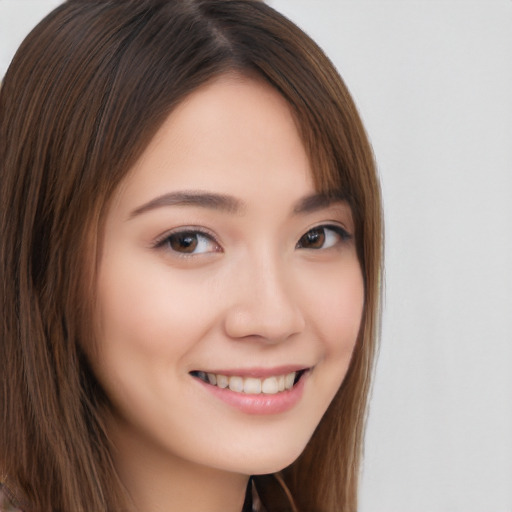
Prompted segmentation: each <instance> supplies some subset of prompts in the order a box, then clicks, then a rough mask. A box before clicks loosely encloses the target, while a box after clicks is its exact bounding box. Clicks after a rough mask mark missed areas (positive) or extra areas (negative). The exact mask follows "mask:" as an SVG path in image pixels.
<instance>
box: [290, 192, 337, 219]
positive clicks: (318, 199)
mask: <svg viewBox="0 0 512 512" xmlns="http://www.w3.org/2000/svg"><path fill="white" fill-rule="evenodd" d="M345 202H347V197H346V196H345V195H344V194H342V193H329V194H326V193H316V194H311V195H309V196H306V197H303V198H302V199H300V200H299V201H298V202H297V204H296V205H295V207H294V208H293V213H294V214H295V215H300V214H306V213H312V212H316V211H318V210H323V209H324V208H328V207H329V206H331V205H332V204H333V203H345Z"/></svg>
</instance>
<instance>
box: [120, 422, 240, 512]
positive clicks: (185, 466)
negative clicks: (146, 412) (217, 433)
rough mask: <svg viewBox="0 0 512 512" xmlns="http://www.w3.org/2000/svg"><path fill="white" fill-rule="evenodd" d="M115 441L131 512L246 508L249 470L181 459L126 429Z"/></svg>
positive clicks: (218, 511)
mask: <svg viewBox="0 0 512 512" xmlns="http://www.w3.org/2000/svg"><path fill="white" fill-rule="evenodd" d="M113 441H114V445H115V448H114V462H115V465H116V467H117V471H118V474H119V477H120V480H121V482H122V484H123V485H124V487H125V488H126V491H127V494H128V496H129V501H130V502H131V508H130V509H129V510H130V512H142V511H143V512H182V511H184V510H186V511H187V512H204V511H205V510H208V512H241V510H242V507H243V503H244V498H245V492H246V488H247V483H248V480H249V477H248V476H247V475H240V474H237V473H231V472H227V471H223V470H219V469H216V468H211V467H207V466H204V465H200V464H196V463H194V462H190V461H187V460H184V459H181V458H179V457H176V456H174V455H173V454H170V453H168V452H166V451H165V450H163V449H162V447H160V446H158V447H156V446H154V445H152V443H151V442H149V441H148V442H143V441H141V439H140V438H137V439H134V438H133V437H131V436H129V435H126V434H125V433H123V432H119V431H118V432H116V433H115V435H114V436H113Z"/></svg>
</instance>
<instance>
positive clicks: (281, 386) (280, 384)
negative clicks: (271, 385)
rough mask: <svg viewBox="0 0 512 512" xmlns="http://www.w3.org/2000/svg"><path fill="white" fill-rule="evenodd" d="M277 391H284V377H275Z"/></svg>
mask: <svg viewBox="0 0 512 512" xmlns="http://www.w3.org/2000/svg"><path fill="white" fill-rule="evenodd" d="M277 389H278V391H284V375H279V377H277Z"/></svg>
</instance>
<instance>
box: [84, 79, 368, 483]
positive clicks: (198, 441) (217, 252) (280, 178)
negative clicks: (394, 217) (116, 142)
mask: <svg viewBox="0 0 512 512" xmlns="http://www.w3.org/2000/svg"><path fill="white" fill-rule="evenodd" d="M363 301H364V292H363V280H362V274H361V269H360V265H359V262H358V259H357V256H356V249H355V243H354V224H353V219H352V215H351V211H350V208H349V206H348V205H347V204H346V203H345V202H343V201H342V200H339V201H327V200H326V198H325V197H322V196H319V195H317V193H316V191H315V188H314V186H313V180H312V171H311V168H310V164H309V161H308V158H307V156H306V152H305V149H304V147H303V145H302V142H301V139H300V136H299V133H298V130H297V126H296V123H295V121H294V118H293V115H292V114H291V111H290V108H289V106H288V104H287V103H286V101H285V100H284V99H283V98H282V97H281V96H280V95H279V93H278V92H276V91H275V90H274V89H273V88H271V87H270V86H269V85H266V84H265V83H263V82H260V81H256V80H252V79H244V78H241V77H235V76H227V77H223V78H221V79H217V80H215V81H214V82H211V83H210V84H208V85H206V86H203V87H202V88H200V89H199V90H197V91H196V92H194V93H193V94H191V95H190V96H189V97H188V98H187V99H186V100H185V101H184V102H182V103H181V104H180V105H179V106H178V108H177V109H175V110H174V111H173V113H172V114H171V115H170V117H169V118H168V119H167V120H166V122H165V123H164V124H163V126H162V127H161V129H160V130H159V131H158V133H157V135H156V136H155V138H154V139H153V140H152V142H151V143H150V145H149V146H148V148H147V149H146V150H145V152H144V153H143V155H142V157H141V158H140V160H139V161H138V163H137V164H136V165H135V167H134V168H133V169H132V171H131V173H130V174H129V176H128V177H127V178H126V179H125V180H124V181H123V182H122V184H121V186H120V187H119V189H118V191H117V193H116V195H115V197H114V199H113V201H112V203H111V206H110V208H109V211H108V213H107V218H106V226H105V232H104V244H103V251H102V255H101V260H100V266H99V276H98V303H97V311H98V330H99V343H98V351H97V352H96V353H95V355H94V356H93V361H92V363H93V367H94V371H95V373H96V375H97V377H98V379H99V381H100V382H101V384H102V385H103V387H104V388H105V390H106V393H107V395H108V396H109V398H110V400H111V402H112V413H113V414H112V419H111V424H110V425H111V427H112V429H114V430H115V432H116V435H118V436H122V437H123V439H125V440H128V444H129V443H130V442H133V443H135V444H139V445H140V444H144V445H145V446H147V447H148V452H149V451H151V450H154V452H155V453H158V454H159V456H160V457H161V456H163V457H167V458H168V459H169V460H174V461H175V463H176V464H181V463H185V462H186V463H188V464H190V463H192V464H199V465H201V466H207V467H210V468H217V469H221V470H225V471H230V472H236V473H240V474H257V473H269V472H273V471H276V470H278V469H281V468H283V467H284V466H286V465H288V464H290V463H291V462H292V461H293V460H294V459H295V458H296V457H297V456H298V455H299V454H300V453H301V451H302V450H303V448H304V447H305V445H306V443H307V442H308V440H309V438H310V437H311V435H312V433H313V431H314V429H315V427H316V426H317V424H318V423H319V421H320V419H321V417H322V415H323V414H324V412H325V411H326V409H327V407H328V406H329V403H330V402H331V400H332V398H333V397H334V395H335V393H336V391H337V390H338V388H339V386H340V384H341V382H342V380H343V378H344V376H345V373H346V370H347V367H348V364H349V361H350V357H351V354H352V351H353V348H354V344H355V341H356V337H357V335H358V330H359V325H360V321H361V315H362V309H363ZM226 386H227V387H226ZM114 437H115V436H114Z"/></svg>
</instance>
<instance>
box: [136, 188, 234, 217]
mask: <svg viewBox="0 0 512 512" xmlns="http://www.w3.org/2000/svg"><path fill="white" fill-rule="evenodd" d="M163 206H199V207H201V208H207V209H210V210H220V211H223V212H226V213H233V214H239V213H241V212H242V210H243V204H242V201H240V200H238V199H236V198H234V197H232V196H226V195H222V194H212V193H210V192H200V191H197V192H196V191H193V192H170V193H168V194H163V195H161V196H158V197H156V198H155V199H152V200H151V201H149V202H147V203H145V204H143V205H142V206H139V207H138V208H136V209H135V210H133V211H132V212H131V214H130V217H129V218H130V219H132V218H133V217H136V216H137V215H140V214H141V213H145V212H148V211H150V210H154V209H156V208H162V207H163Z"/></svg>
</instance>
